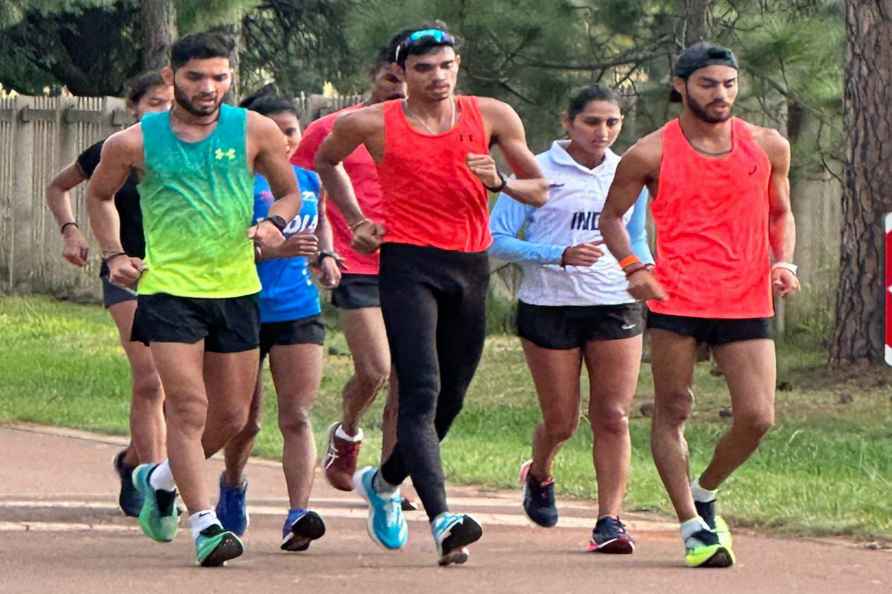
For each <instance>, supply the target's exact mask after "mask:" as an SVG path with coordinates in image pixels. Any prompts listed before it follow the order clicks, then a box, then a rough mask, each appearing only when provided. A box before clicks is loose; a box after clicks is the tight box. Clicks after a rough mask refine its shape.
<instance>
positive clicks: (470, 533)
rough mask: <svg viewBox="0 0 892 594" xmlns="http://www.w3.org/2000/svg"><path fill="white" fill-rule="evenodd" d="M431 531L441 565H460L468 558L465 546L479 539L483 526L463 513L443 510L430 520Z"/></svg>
mask: <svg viewBox="0 0 892 594" xmlns="http://www.w3.org/2000/svg"><path fill="white" fill-rule="evenodd" d="M431 532H432V533H433V535H434V543H435V544H436V545H437V554H439V555H440V559H439V560H438V561H437V563H438V564H439V565H441V566H444V567H445V566H446V565H451V564H453V563H455V564H457V565H461V564H462V563H464V562H465V561H467V560H468V556H469V553H468V549H467V546H468V545H469V544H471V543H473V542H477V541H478V540H480V537H481V536H483V528H481V527H480V524H478V523H477V521H476V520H474V518H472V517H471V516H468V515H465V514H450V513H449V512H443V513H442V514H440V515H439V516H437V517H436V518H434V521H433V522H431Z"/></svg>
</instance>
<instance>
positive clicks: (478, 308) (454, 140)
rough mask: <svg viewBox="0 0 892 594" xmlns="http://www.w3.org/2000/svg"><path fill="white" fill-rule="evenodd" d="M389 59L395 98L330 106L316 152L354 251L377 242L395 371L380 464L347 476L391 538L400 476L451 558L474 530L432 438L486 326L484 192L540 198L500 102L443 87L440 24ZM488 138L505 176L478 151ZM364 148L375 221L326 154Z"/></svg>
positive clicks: (378, 529)
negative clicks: (390, 436) (373, 168)
mask: <svg viewBox="0 0 892 594" xmlns="http://www.w3.org/2000/svg"><path fill="white" fill-rule="evenodd" d="M396 62H397V65H396V66H395V68H397V69H398V71H399V73H400V75H402V76H403V77H404V78H405V80H406V86H407V91H408V96H409V98H408V100H396V101H387V102H384V103H381V104H378V105H373V106H371V107H367V108H366V109H362V110H359V111H354V112H352V113H348V114H345V115H343V116H342V117H340V118H339V119H338V120H337V122H336V123H335V125H334V130H333V131H332V133H331V134H330V135H329V136H328V138H327V139H326V140H325V142H324V143H323V144H322V147H321V148H320V149H319V152H318V154H317V157H316V170H317V171H318V172H319V175H320V177H321V178H322V181H323V183H324V184H325V187H326V188H327V190H328V192H329V195H330V196H331V198H332V200H333V201H334V202H335V203H336V204H337V205H338V208H340V210H341V212H342V213H343V215H344V217H345V219H346V220H347V222H348V224H349V225H350V229H351V231H352V232H353V245H354V246H355V247H357V249H359V250H361V251H367V252H372V251H375V250H377V249H379V247H380V249H381V269H380V272H379V286H380V295H381V308H382V312H383V314H384V323H385V326H386V329H387V338H388V341H389V343H390V350H391V356H392V360H393V364H394V366H395V368H396V374H397V377H398V378H399V412H398V421H397V443H396V446H395V447H394V449H393V452H392V453H391V455H390V456H389V457H388V459H387V460H386V461H385V462H384V463H383V464H382V465H381V468H380V469H375V468H371V467H369V468H365V469H363V470H360V471H358V472H357V473H356V475H355V476H354V485H355V486H356V489H357V491H358V492H359V494H360V495H361V496H362V497H364V498H365V499H366V500H367V501H368V503H369V522H368V527H369V534H370V536H371V537H372V539H373V540H375V541H376V542H378V543H379V544H381V545H383V546H385V547H387V548H391V549H397V548H401V547H402V546H403V545H404V544H405V542H406V538H407V529H406V521H405V518H403V516H402V513H401V511H400V508H399V499H400V497H399V485H400V484H401V483H402V482H403V481H404V480H405V479H406V478H407V477H408V476H411V477H412V484H413V486H414V487H415V490H416V491H417V492H418V495H419V497H420V498H421V501H422V503H423V504H424V509H425V511H426V512H427V514H428V518H429V519H430V522H431V532H432V533H433V537H434V543H435V545H436V547H437V552H438V554H439V557H440V559H439V563H440V564H441V565H449V564H451V563H463V562H464V561H466V560H467V557H468V552H467V549H466V547H467V545H469V544H471V543H472V542H474V541H476V540H478V539H479V538H480V537H481V535H482V529H481V527H480V525H479V524H478V523H477V522H476V521H474V519H473V518H471V517H470V516H467V515H462V514H451V513H449V509H448V506H447V504H446V490H445V480H444V476H443V470H442V465H441V462H440V449H439V442H440V440H442V439H443V438H444V437H445V436H446V433H447V431H448V430H449V427H450V425H451V424H452V421H453V420H454V419H455V417H456V415H457V414H458V412H459V410H461V406H462V402H463V400H464V396H465V392H466V391H467V388H468V385H469V384H470V382H471V378H472V377H473V376H474V372H475V371H476V369H477V364H478V363H479V361H480V355H481V354H482V351H483V340H484V336H485V331H486V311H485V307H486V306H485V302H486V292H487V287H488V279H489V266H488V260H487V255H486V249H487V248H488V247H489V244H490V242H491V238H490V235H489V220H488V219H489V213H488V198H489V196H488V193H487V189H488V190H489V191H491V192H500V191H504V192H506V193H507V194H509V195H511V196H512V197H514V198H516V199H517V200H520V201H521V202H525V203H528V204H533V205H541V204H543V203H544V202H545V199H546V195H547V183H546V181H545V180H544V179H542V174H541V172H540V170H539V167H538V165H537V163H536V160H535V157H534V156H533V154H532V153H531V152H530V150H529V148H527V145H526V138H525V134H524V129H523V124H522V123H521V121H520V118H519V117H518V116H517V114H516V113H515V112H514V110H513V109H511V107H509V106H508V105H506V104H505V103H502V102H500V101H496V100H494V99H488V98H484V97H469V96H456V95H455V83H456V79H457V76H458V69H459V64H460V62H461V58H460V57H459V56H458V55H457V54H456V51H455V38H454V37H453V36H452V35H450V34H449V32H448V31H446V29H445V28H443V27H442V26H440V25H434V26H429V27H427V26H426V27H421V28H419V29H417V30H415V31H413V32H411V33H410V34H409V35H407V36H406V37H405V39H404V40H403V41H402V42H401V43H400V45H399V46H398V47H397V52H396ZM491 144H498V145H499V148H500V149H501V151H502V153H503V155H504V156H505V158H506V160H507V161H508V163H509V164H510V165H511V168H512V169H513V170H514V172H515V174H516V176H517V177H516V179H511V180H506V179H505V178H504V177H503V176H502V174H501V173H499V171H498V170H497V169H496V166H495V162H494V161H493V159H492V157H491V156H489V154H488V153H489V147H490V145H491ZM360 145H365V147H366V149H368V151H369V153H370V154H371V156H372V158H373V159H374V160H375V162H376V164H377V167H378V176H379V179H380V181H381V188H382V191H383V195H384V209H383V210H384V221H383V224H380V223H378V222H373V221H370V220H368V219H367V218H366V217H365V214H364V212H363V211H362V209H361V208H360V207H359V205H358V204H357V202H356V198H355V196H354V193H353V189H352V187H351V185H350V178H349V177H348V176H347V175H346V174H345V173H344V171H343V169H342V168H339V167H337V165H338V163H340V162H341V161H342V160H344V159H345V158H346V157H347V156H348V155H350V154H351V153H352V152H353V151H354V150H355V149H356V148H357V147H358V146H360Z"/></svg>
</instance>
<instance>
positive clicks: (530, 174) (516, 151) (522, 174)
mask: <svg viewBox="0 0 892 594" xmlns="http://www.w3.org/2000/svg"><path fill="white" fill-rule="evenodd" d="M480 101H481V104H480V107H481V111H483V112H484V116H485V117H486V118H487V123H488V124H489V126H490V130H491V134H492V138H493V140H494V141H495V143H496V144H498V145H499V148H500V149H501V151H502V154H503V155H504V156H505V160H507V161H508V165H509V166H510V167H511V170H512V171H513V172H514V175H515V176H516V177H515V178H513V179H509V180H506V181H507V183H506V184H505V187H504V188H503V189H502V192H503V193H505V194H507V195H508V196H511V197H512V198H514V199H515V200H517V201H518V202H522V203H524V204H529V205H532V206H542V205H543V204H545V202H546V200H548V181H547V180H546V179H545V178H544V177H543V175H542V170H541V169H539V164H538V163H537V162H536V157H535V156H534V155H533V153H532V151H530V149H529V147H528V146H527V139H526V132H525V131H524V129H523V122H521V120H520V116H518V115H517V112H516V111H514V109H513V108H512V107H511V106H510V105H508V104H506V103H502V102H501V101H496V100H494V99H489V100H485V99H481V100H480ZM481 157H483V159H481ZM488 161H491V157H488V155H468V166H469V167H470V168H471V170H472V171H474V173H475V174H476V175H477V176H478V177H480V180H481V181H482V182H483V184H484V185H485V186H488V187H490V188H493V187H498V186H499V185H500V183H501V180H500V179H499V178H498V173H497V172H495V171H494V167H495V163H494V162H493V163H492V168H493V169H490V167H489V163H488ZM493 175H495V179H493V177H492V176H493Z"/></svg>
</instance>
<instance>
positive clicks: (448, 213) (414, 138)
mask: <svg viewBox="0 0 892 594" xmlns="http://www.w3.org/2000/svg"><path fill="white" fill-rule="evenodd" d="M455 99H456V107H457V109H458V110H460V115H459V117H458V122H457V123H456V125H455V126H453V127H452V129H451V130H449V131H447V132H444V133H442V134H437V135H429V134H422V133H421V132H418V131H416V130H415V129H414V128H412V127H411V126H410V125H409V122H408V121H407V120H406V116H405V114H404V113H403V103H402V101H401V100H395V101H390V102H388V103H386V104H385V105H384V126H385V128H384V158H383V159H382V160H381V161H380V162H379V163H378V179H379V181H380V183H381V190H382V192H383V194H384V228H385V234H384V242H385V243H408V244H412V245H419V246H431V247H436V248H440V249H443V250H451V251H458V252H482V251H484V250H486V249H487V248H488V247H489V244H490V243H491V242H492V238H491V236H490V234H489V196H488V194H487V192H486V188H484V187H483V184H482V183H481V182H480V180H479V179H477V176H475V175H474V174H473V173H471V170H470V169H468V166H467V164H466V162H465V158H466V157H467V155H468V153H479V154H486V153H488V152H489V138H488V137H487V135H486V129H485V128H484V126H483V116H482V115H481V114H480V108H479V107H478V105H477V98H476V97H465V96H459V97H456V98H455Z"/></svg>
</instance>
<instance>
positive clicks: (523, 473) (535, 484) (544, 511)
mask: <svg viewBox="0 0 892 594" xmlns="http://www.w3.org/2000/svg"><path fill="white" fill-rule="evenodd" d="M532 464H533V461H532V460H527V461H526V462H524V463H523V464H522V465H521V466H520V484H521V485H523V511H524V512H525V513H526V515H527V517H528V518H529V519H530V520H532V521H533V522H535V523H536V524H538V525H539V526H542V527H543V528H551V527H553V526H554V525H555V524H557V523H558V510H557V506H556V505H555V502H554V479H552V478H549V479H548V480H546V481H539V480H537V479H536V478H534V477H533V475H532V473H530V466H532Z"/></svg>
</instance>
